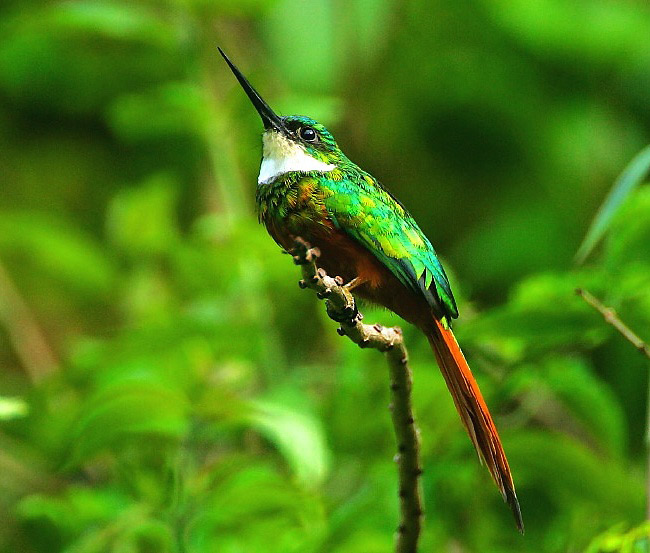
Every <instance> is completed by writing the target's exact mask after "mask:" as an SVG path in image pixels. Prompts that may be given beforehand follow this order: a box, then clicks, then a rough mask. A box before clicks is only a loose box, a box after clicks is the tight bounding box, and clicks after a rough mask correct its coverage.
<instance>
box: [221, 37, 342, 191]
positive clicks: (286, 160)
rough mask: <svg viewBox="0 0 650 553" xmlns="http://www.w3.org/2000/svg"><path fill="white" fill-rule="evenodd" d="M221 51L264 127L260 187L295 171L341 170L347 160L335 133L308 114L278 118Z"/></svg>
mask: <svg viewBox="0 0 650 553" xmlns="http://www.w3.org/2000/svg"><path fill="white" fill-rule="evenodd" d="M219 52H221V55H222V56H223V57H224V59H225V60H226V63H227V64H228V66H229V67H230V69H231V70H232V72H233V73H234V74H235V77H237V80H238V81H239V84H240V85H241V86H242V88H243V89H244V91H245V92H246V94H247V95H248V97H249V99H250V100H251V102H252V103H253V105H254V106H255V109H257V112H258V113H259V114H260V117H261V118H262V123H263V124H264V135H263V139H262V140H263V150H262V166H261V168H260V176H259V180H258V182H259V184H267V183H269V182H272V181H273V180H275V178H277V177H278V176H280V175H282V174H285V173H289V172H293V171H304V172H310V171H320V172H327V171H331V170H333V169H336V168H337V166H338V164H339V162H340V161H341V160H343V159H347V158H346V157H345V155H344V154H343V152H341V150H340V148H339V147H338V145H337V144H336V141H335V140H334V137H333V136H332V134H331V133H330V132H329V131H328V130H327V129H326V128H325V127H324V126H323V125H321V124H320V123H318V122H317V121H314V120H313V119H311V118H310V117H306V116H304V115H288V116H285V117H281V116H279V115H277V114H276V113H275V112H274V111H273V110H272V109H271V107H270V106H269V105H268V104H267V103H266V102H265V101H264V100H263V99H262V97H261V96H260V95H259V93H258V92H257V91H256V90H255V89H254V88H253V86H252V85H251V84H250V82H248V79H247V78H246V77H244V75H243V74H242V72H241V71H240V70H239V69H237V67H236V66H235V65H234V64H233V63H232V62H231V61H230V59H229V58H228V56H226V54H224V52H223V50H221V48H219Z"/></svg>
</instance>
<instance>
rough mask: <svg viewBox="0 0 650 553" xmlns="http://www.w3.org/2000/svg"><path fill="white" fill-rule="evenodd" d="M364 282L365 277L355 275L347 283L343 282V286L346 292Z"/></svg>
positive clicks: (365, 280)
mask: <svg viewBox="0 0 650 553" xmlns="http://www.w3.org/2000/svg"><path fill="white" fill-rule="evenodd" d="M366 282H368V279H367V278H363V277H356V278H353V279H352V280H351V281H350V282H348V283H347V284H344V285H343V287H344V288H346V289H347V290H348V292H352V290H354V289H355V288H356V287H357V286H361V285H362V284H365V283H366Z"/></svg>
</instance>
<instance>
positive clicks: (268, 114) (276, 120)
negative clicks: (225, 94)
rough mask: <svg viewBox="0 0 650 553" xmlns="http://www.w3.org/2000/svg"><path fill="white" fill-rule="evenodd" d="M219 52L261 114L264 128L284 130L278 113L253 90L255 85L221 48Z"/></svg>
mask: <svg viewBox="0 0 650 553" xmlns="http://www.w3.org/2000/svg"><path fill="white" fill-rule="evenodd" d="M217 48H218V49H219V52H220V53H221V55H222V56H223V59H225V60H226V63H227V64H228V67H230V70H231V71H232V72H233V73H234V74H235V77H237V80H238V81H239V84H240V85H241V86H242V88H243V89H244V92H246V94H247V95H248V97H249V98H250V100H251V102H253V105H254V106H255V109H256V110H257V112H258V113H259V114H260V117H261V118H262V123H264V128H265V129H277V130H278V131H282V130H284V124H283V123H282V119H280V117H278V116H277V115H276V113H275V112H274V111H273V110H272V109H271V107H270V106H269V105H268V104H267V103H266V102H265V101H264V100H263V99H262V97H261V96H260V95H259V94H258V93H257V90H255V89H254V88H253V85H251V83H249V82H248V79H247V78H246V77H244V75H243V74H242V72H241V71H240V70H239V69H237V67H236V66H235V64H234V63H233V62H231V61H230V58H228V56H226V54H224V51H223V50H222V49H221V48H219V47H218V46H217Z"/></svg>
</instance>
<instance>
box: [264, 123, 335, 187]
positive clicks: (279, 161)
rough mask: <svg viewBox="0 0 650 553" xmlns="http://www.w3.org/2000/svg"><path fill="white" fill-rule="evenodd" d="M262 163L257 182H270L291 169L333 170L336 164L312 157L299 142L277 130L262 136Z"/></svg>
mask: <svg viewBox="0 0 650 553" xmlns="http://www.w3.org/2000/svg"><path fill="white" fill-rule="evenodd" d="M262 142H263V144H264V147H263V149H262V165H261V166H260V176H259V177H258V178H257V184H268V183H270V182H271V181H273V179H275V178H276V177H279V176H280V175H284V174H285V173H289V172H291V171H331V170H332V169H336V165H334V164H331V163H325V162H324V161H320V160H319V159H314V158H313V157H311V156H310V155H309V154H308V153H307V152H306V151H305V150H304V149H303V148H302V147H301V146H300V145H299V144H296V143H295V142H293V141H291V140H289V139H288V138H286V137H284V136H282V134H280V133H279V132H277V131H273V130H270V131H266V132H265V133H264V137H263V138H262Z"/></svg>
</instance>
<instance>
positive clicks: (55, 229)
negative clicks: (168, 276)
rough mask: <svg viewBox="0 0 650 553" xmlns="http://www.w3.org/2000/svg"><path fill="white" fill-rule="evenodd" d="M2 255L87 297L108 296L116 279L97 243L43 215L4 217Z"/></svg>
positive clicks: (0, 234) (10, 214)
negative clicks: (91, 295)
mask: <svg viewBox="0 0 650 553" xmlns="http://www.w3.org/2000/svg"><path fill="white" fill-rule="evenodd" d="M0 253H2V255H3V256H7V257H10V258H15V259H16V260H17V261H18V264H19V266H20V267H21V268H23V267H28V268H29V269H30V270H31V271H35V272H38V273H39V274H44V275H49V276H51V277H53V278H54V279H58V280H60V281H61V282H62V283H63V284H65V286H67V287H69V288H70V289H72V290H75V291H77V292H78V293H83V294H89V295H90V294H105V293H107V292H108V291H109V289H110V287H111V286H112V285H113V284H114V279H115V276H116V268H115V266H114V265H113V261H112V260H111V258H110V257H109V256H108V255H107V254H106V252H105V251H103V250H102V248H101V246H100V245H99V244H97V243H96V241H95V240H93V239H92V238H91V237H90V236H88V235H87V234H86V233H85V232H83V231H82V230H81V229H79V228H75V226H73V225H71V224H70V223H69V222H68V221H64V220H60V219H57V218H56V217H53V216H51V215H44V214H41V213H34V212H22V213H21V212H4V213H2V214H1V215H0Z"/></svg>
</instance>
